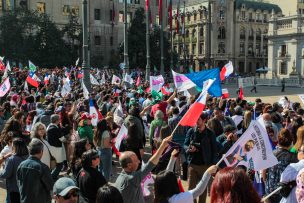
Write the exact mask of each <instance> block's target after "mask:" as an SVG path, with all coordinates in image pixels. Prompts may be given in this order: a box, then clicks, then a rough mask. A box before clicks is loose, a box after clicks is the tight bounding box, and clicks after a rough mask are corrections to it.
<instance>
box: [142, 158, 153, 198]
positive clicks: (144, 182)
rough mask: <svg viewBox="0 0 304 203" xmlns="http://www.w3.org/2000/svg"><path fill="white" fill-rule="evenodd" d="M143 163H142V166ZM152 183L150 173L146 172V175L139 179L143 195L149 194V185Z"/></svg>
mask: <svg viewBox="0 0 304 203" xmlns="http://www.w3.org/2000/svg"><path fill="white" fill-rule="evenodd" d="M143 165H144V163H143V164H142V166H143ZM153 183H154V179H153V177H152V173H151V172H150V173H148V175H147V176H146V177H145V178H144V179H143V180H142V181H141V190H142V192H143V195H144V197H147V196H149V195H150V194H151V192H150V190H149V185H151V184H153Z"/></svg>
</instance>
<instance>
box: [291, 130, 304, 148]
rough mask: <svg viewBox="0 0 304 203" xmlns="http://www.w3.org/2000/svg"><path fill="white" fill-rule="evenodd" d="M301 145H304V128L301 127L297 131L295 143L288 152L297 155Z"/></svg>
mask: <svg viewBox="0 0 304 203" xmlns="http://www.w3.org/2000/svg"><path fill="white" fill-rule="evenodd" d="M303 143H304V126H301V127H299V128H298V130H297V142H296V143H295V144H294V146H293V147H292V148H291V149H290V151H291V152H293V153H297V152H298V150H299V149H300V147H301V146H302V144H303Z"/></svg>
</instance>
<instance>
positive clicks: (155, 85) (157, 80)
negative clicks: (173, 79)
mask: <svg viewBox="0 0 304 203" xmlns="http://www.w3.org/2000/svg"><path fill="white" fill-rule="evenodd" d="M164 84H165V80H164V77H163V76H162V75H158V76H150V88H151V91H152V90H155V91H156V92H159V90H160V89H161V88H162V86H163V85H164Z"/></svg>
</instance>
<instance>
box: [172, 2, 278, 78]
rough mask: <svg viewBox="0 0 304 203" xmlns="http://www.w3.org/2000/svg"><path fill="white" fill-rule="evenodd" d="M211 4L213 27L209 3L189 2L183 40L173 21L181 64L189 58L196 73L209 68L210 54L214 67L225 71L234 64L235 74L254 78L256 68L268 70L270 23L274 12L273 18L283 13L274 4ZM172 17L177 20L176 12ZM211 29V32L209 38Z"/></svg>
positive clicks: (174, 43) (182, 8)
mask: <svg viewBox="0 0 304 203" xmlns="http://www.w3.org/2000/svg"><path fill="white" fill-rule="evenodd" d="M210 2H211V25H210V24H209V23H208V16H209V14H210V12H209V11H208V0H203V1H202V2H198V1H194V0H193V1H191V0H190V1H187V2H186V5H185V18H184V19H185V35H184V36H183V35H182V33H181V31H179V33H178V32H177V30H176V23H175V22H176V20H174V21H173V22H174V23H173V27H174V28H175V29H174V32H173V48H174V49H175V50H176V51H177V52H178V53H179V54H180V60H181V63H182V62H183V60H184V58H186V60H187V62H189V63H190V64H191V63H192V64H193V66H194V67H195V69H196V70H200V69H202V68H204V67H208V65H207V61H209V58H208V56H209V53H208V50H210V58H211V60H210V61H211V67H222V66H223V65H224V64H226V63H227V62H228V61H232V62H233V64H234V67H235V69H236V72H238V73H241V74H247V73H252V74H254V73H255V70H256V69H257V68H260V67H262V66H266V65H267V54H268V53H267V47H268V45H267V41H268V39H267V33H268V24H269V20H270V17H271V15H272V11H274V14H273V15H275V16H281V15H282V11H281V9H280V8H279V7H278V6H277V5H274V4H270V3H264V2H257V1H250V0H246V1H245V0H210ZM183 12H184V7H183V5H180V10H179V13H180V14H183ZM173 13H174V18H175V19H176V17H177V10H176V8H175V10H174V11H173ZM179 27H182V26H181V25H180V26H179ZM208 29H211V31H210V32H211V35H210V37H209V35H208V33H209V32H208ZM184 42H185V43H184ZM184 44H185V46H184ZM184 47H185V48H184ZM185 56H186V57H185Z"/></svg>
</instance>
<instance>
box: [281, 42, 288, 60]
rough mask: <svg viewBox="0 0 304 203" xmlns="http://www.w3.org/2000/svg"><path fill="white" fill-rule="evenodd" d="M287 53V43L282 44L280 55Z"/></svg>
mask: <svg viewBox="0 0 304 203" xmlns="http://www.w3.org/2000/svg"><path fill="white" fill-rule="evenodd" d="M286 54H287V46H286V45H282V46H281V52H280V56H281V57H284V56H286Z"/></svg>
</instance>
